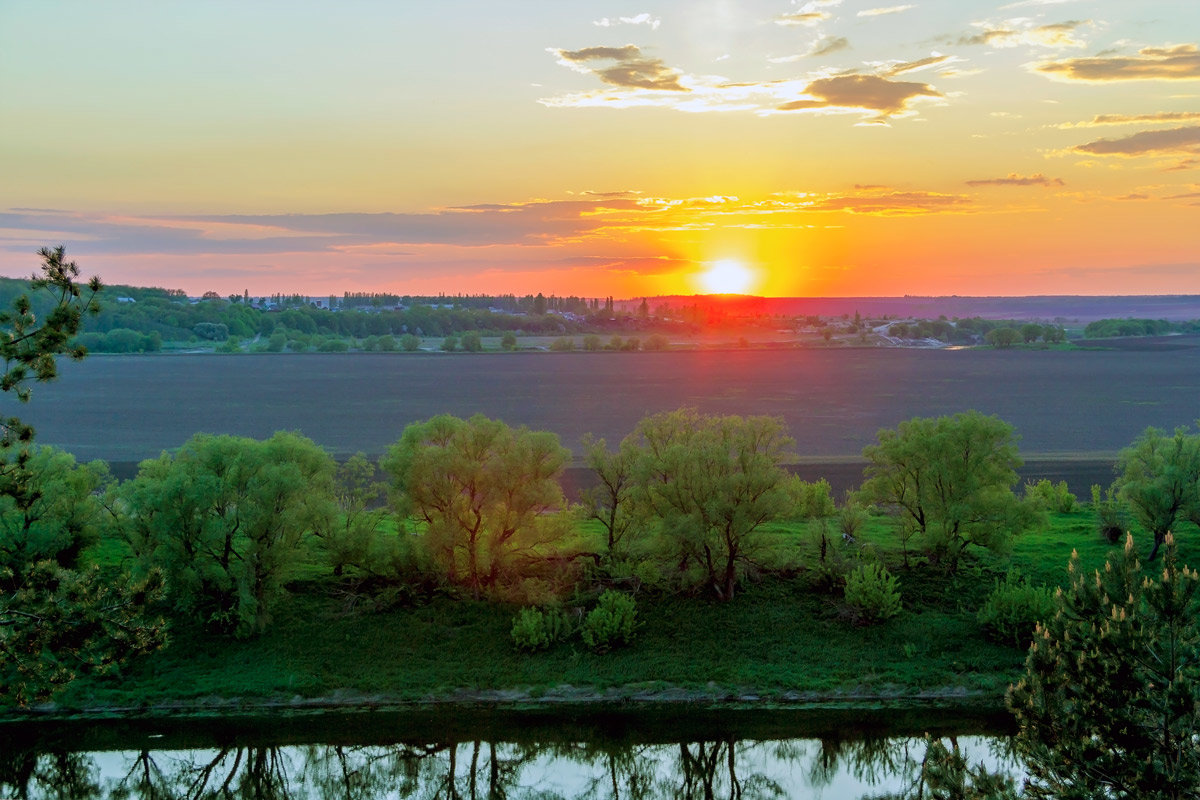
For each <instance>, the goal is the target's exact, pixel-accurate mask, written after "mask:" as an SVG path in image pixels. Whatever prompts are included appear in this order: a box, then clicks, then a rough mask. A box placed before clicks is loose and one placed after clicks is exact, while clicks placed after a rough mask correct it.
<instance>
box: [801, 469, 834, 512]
mask: <svg viewBox="0 0 1200 800" xmlns="http://www.w3.org/2000/svg"><path fill="white" fill-rule="evenodd" d="M832 491H833V489H832V488H831V487H830V485H829V481H827V480H825V479H824V478H821V479H820V480H818V481H815V482H813V483H808V482H807V481H802V480H796V481H795V482H794V483H792V485H791V492H792V497H793V498H794V500H795V504H796V506H795V507H796V515H797V516H799V517H800V518H801V519H823V518H824V517H829V516H832V515H833V512H834V507H833V496H832V494H831V493H832Z"/></svg>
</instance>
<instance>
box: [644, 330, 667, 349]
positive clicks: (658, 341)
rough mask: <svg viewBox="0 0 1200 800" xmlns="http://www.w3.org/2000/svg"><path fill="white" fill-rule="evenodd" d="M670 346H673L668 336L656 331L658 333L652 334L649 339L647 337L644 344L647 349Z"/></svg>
mask: <svg viewBox="0 0 1200 800" xmlns="http://www.w3.org/2000/svg"><path fill="white" fill-rule="evenodd" d="M670 347H671V343H670V342H669V341H668V340H667V337H665V336H663V335H662V334H659V333H656V334H654V335H652V336H650V337H649V338H648V339H646V344H645V346H644V349H646V350H667V349H669V348H670Z"/></svg>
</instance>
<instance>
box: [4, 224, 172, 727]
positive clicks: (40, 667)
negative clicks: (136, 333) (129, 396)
mask: <svg viewBox="0 0 1200 800" xmlns="http://www.w3.org/2000/svg"><path fill="white" fill-rule="evenodd" d="M38 255H39V256H40V257H41V259H42V266H41V275H40V277H39V276H34V278H33V279H32V281H31V284H30V285H31V288H32V289H33V291H35V292H43V291H44V292H45V293H46V294H48V295H49V296H50V302H51V306H50V310H49V312H48V313H46V314H44V315H42V317H41V319H39V318H38V317H37V316H36V315H35V314H34V312H33V302H32V301H31V300H30V298H29V296H28V295H21V296H20V297H18V298H17V299H16V300H15V301H14V303H13V308H12V310H11V311H7V312H3V313H0V357H3V359H4V374H3V377H2V378H0V390H2V391H5V392H13V393H14V394H15V395H16V397H17V399H18V400H19V401H21V402H27V401H28V400H29V396H30V389H29V386H28V384H29V383H30V382H39V381H50V380H53V379H54V378H55V377H56V376H57V374H58V366H57V362H56V360H55V359H56V356H59V355H68V356H70V357H71V358H73V359H80V358H83V357H84V356H85V355H86V354H87V351H86V350H85V349H83V348H82V347H79V346H76V345H74V344H73V343H72V340H73V339H74V337H75V336H76V335H77V334H78V333H79V330H80V328H81V326H82V324H83V317H84V315H85V314H92V313H96V311H97V310H98V308H99V304H98V302H97V300H96V295H97V294H98V293H99V292H100V290H101V288H102V285H101V283H100V279H99V278H92V279H91V280H89V281H88V282H87V283H86V284H85V285H82V286H81V285H80V284H79V283H78V282H77V280H76V279H77V278H78V276H79V267H78V266H77V265H76V264H75V262H73V261H66V260H65V258H64V250H63V248H62V247H57V248H54V249H50V248H42V249H41V250H39V251H38ZM85 291H86V294H85ZM33 435H34V431H33V428H32V427H30V426H29V425H26V424H25V423H23V422H21V420H20V419H19V418H17V417H15V416H10V417H7V418H3V419H0V508H2V509H3V510H2V511H0V517H2V518H3V526H4V533H3V534H2V536H3V545H0V656H2V657H0V702H9V701H11V702H16V703H19V704H24V703H26V702H29V701H30V700H34V699H41V698H45V697H48V696H49V695H50V694H52V693H53V692H54V691H56V690H58V689H60V688H61V687H63V686H65V685H66V684H68V683H70V682H71V681H72V680H74V679H75V678H76V677H77V676H78V675H81V674H88V673H104V672H107V671H109V670H111V669H113V668H115V667H116V666H117V665H118V664H120V663H122V662H123V661H125V660H127V659H129V658H131V657H133V656H135V655H139V654H141V653H145V652H149V651H151V650H154V649H157V648H158V647H160V646H162V644H163V643H164V642H165V641H166V632H165V626H164V624H163V622H162V620H160V619H152V618H150V617H149V616H148V615H147V614H146V607H147V605H148V603H149V602H150V601H152V600H153V599H154V598H155V596H156V595H157V594H158V592H159V590H160V588H161V583H160V579H159V576H158V575H156V574H150V575H148V576H147V579H146V580H145V581H143V582H140V583H134V582H130V581H129V580H128V577H127V576H123V575H122V576H116V575H103V576H102V575H101V574H100V572H99V570H98V569H96V568H94V567H93V568H81V565H80V563H79V562H80V553H81V550H82V549H83V547H84V546H85V545H86V544H87V543H89V542H90V541H91V540H92V538H93V537H95V536H96V531H95V529H94V527H93V526H92V524H93V522H94V516H93V515H94V512H95V507H94V506H93V505H91V502H92V501H91V491H90V490H91V488H93V487H94V486H96V485H97V483H98V481H99V480H101V477H100V475H99V470H98V469H93V468H91V467H88V468H82V469H78V470H77V469H76V468H75V467H74V459H71V458H70V457H69V456H63V455H60V454H57V453H55V452H54V451H50V450H45V451H37V452H35V451H34V450H33V449H32V441H33Z"/></svg>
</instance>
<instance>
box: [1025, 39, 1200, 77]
mask: <svg viewBox="0 0 1200 800" xmlns="http://www.w3.org/2000/svg"><path fill="white" fill-rule="evenodd" d="M1033 69H1034V71H1035V72H1039V73H1041V74H1042V75H1048V76H1050V77H1052V78H1059V79H1062V80H1071V81H1085V82H1088V83H1108V82H1111V81H1189V80H1190V81H1194V80H1200V50H1197V49H1196V45H1194V44H1181V45H1177V46H1175V47H1146V48H1144V49H1142V50H1140V51H1138V55H1136V56H1110V57H1099V56H1093V57H1091V58H1067V59H1063V60H1061V61H1043V62H1041V63H1039V64H1035V65H1034V67H1033Z"/></svg>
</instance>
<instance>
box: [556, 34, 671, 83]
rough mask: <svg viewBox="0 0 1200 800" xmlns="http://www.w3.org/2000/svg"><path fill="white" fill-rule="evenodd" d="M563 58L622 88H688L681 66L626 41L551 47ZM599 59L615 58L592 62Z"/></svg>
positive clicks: (576, 67)
mask: <svg viewBox="0 0 1200 800" xmlns="http://www.w3.org/2000/svg"><path fill="white" fill-rule="evenodd" d="M551 52H552V53H554V54H555V55H557V56H558V59H559V61H560V62H562V63H564V64H566V65H567V66H571V67H572V68H574V69H578V70H580V71H582V72H590V73H592V74H593V75H595V76H597V77H598V78H600V80H602V81H604V82H605V83H607V84H609V85H611V86H618V87H621V88H623V89H655V90H660V91H668V92H686V91H688V88H687V87H686V86H683V85H682V84H680V83H679V77H680V74H681V73H680V72H679V70H676V69H672V68H671V67H668V66H667V65H666V64H665V63H664V62H663V60H662V59H660V58H650V57H648V56H646V55H644V54H643V53H642V51H641V49H640V48H639V47H637V46H636V45H632V44H627V45H625V46H624V47H585V48H583V49H582V50H551ZM596 61H601V62H603V61H612V62H615V63H614V64H612V65H611V66H606V67H595V66H591V64H592V62H596Z"/></svg>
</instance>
